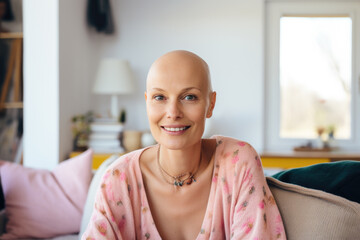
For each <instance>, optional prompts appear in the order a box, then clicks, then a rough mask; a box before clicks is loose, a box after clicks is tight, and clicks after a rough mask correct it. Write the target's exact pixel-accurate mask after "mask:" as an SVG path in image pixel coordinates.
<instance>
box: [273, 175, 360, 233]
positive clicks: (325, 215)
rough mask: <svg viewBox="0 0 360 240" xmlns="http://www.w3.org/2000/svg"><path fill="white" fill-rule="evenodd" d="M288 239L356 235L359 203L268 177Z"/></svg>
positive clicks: (359, 225) (359, 211)
mask: <svg viewBox="0 0 360 240" xmlns="http://www.w3.org/2000/svg"><path fill="white" fill-rule="evenodd" d="M267 182H268V184H269V187H270V190H271V192H272V193H273V195H274V198H275V200H276V203H277V205H278V207H279V210H280V213H281V216H282V219H283V222H284V226H285V232H286V234H287V237H288V239H290V240H293V239H301V240H302V239H324V240H329V239H359V236H360V204H359V203H356V202H352V201H349V200H347V199H345V198H342V197H339V196H336V195H333V194H329V193H326V192H323V191H320V190H315V189H309V188H305V187H302V186H298V185H294V184H289V183H284V182H281V181H279V180H277V179H274V178H271V177H267Z"/></svg>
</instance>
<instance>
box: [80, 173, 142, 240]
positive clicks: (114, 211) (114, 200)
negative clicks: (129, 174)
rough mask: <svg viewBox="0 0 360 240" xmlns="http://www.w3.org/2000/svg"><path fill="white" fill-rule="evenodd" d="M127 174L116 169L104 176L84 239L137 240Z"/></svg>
mask: <svg viewBox="0 0 360 240" xmlns="http://www.w3.org/2000/svg"><path fill="white" fill-rule="evenodd" d="M124 174H125V173H120V172H119V170H117V169H110V170H108V171H107V172H106V173H105V175H104V177H103V180H102V182H101V185H100V187H99V189H98V192H97V194H96V199H95V205H94V210H93V213H92V216H91V219H90V222H89V224H88V226H87V229H86V231H85V232H84V234H83V235H82V237H81V239H82V240H95V239H96V240H102V239H103V240H121V239H129V238H135V230H134V218H133V211H132V206H131V201H130V196H129V192H128V184H127V183H126V181H125V179H124V178H125V176H124ZM119 176H120V177H119ZM122 179H123V180H122ZM114 189H116V191H114Z"/></svg>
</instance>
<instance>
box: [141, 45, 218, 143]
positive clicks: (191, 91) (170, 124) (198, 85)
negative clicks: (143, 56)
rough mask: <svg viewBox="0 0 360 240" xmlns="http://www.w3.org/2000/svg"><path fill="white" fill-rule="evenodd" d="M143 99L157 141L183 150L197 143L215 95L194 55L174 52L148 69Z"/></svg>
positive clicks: (205, 66)
mask: <svg viewBox="0 0 360 240" xmlns="http://www.w3.org/2000/svg"><path fill="white" fill-rule="evenodd" d="M145 99H146V108H147V114H148V119H149V124H150V130H151V133H152V135H153V136H154V138H155V139H156V141H157V142H158V143H160V144H161V145H163V146H165V147H167V148H169V149H183V148H186V147H190V146H192V145H194V144H196V143H198V142H199V141H200V139H201V137H202V134H203V132H204V127H205V119H206V118H209V117H211V115H212V110H213V108H214V106H215V101H216V93H215V92H213V91H212V90H211V82H210V74H209V70H208V67H207V64H206V63H205V62H204V61H203V60H202V59H201V58H200V57H198V56H197V55H195V54H193V53H190V52H186V51H174V52H170V53H168V54H165V55H164V56H162V57H160V58H159V59H158V60H157V61H155V63H154V64H153V65H152V66H151V68H150V71H149V74H148V78H147V86H146V93H145Z"/></svg>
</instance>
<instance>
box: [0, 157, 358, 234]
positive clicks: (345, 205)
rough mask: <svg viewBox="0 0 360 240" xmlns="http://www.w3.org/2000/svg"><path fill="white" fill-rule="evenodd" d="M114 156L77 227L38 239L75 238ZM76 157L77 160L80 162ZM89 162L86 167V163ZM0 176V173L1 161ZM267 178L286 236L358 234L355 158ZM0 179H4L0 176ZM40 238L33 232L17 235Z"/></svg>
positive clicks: (1, 218) (1, 227)
mask: <svg viewBox="0 0 360 240" xmlns="http://www.w3.org/2000/svg"><path fill="white" fill-rule="evenodd" d="M83 154H85V157H84V156H81V155H80V157H79V159H80V160H82V161H83V159H84V158H86V159H87V160H86V161H90V163H91V152H88V151H87V152H85V153H83ZM83 154H82V155H83ZM117 158H118V156H112V157H110V158H109V159H107V160H106V161H105V162H104V163H103V164H102V165H101V166H100V167H99V169H98V170H97V172H96V173H95V174H94V175H93V176H92V175H91V182H90V183H88V184H89V186H88V188H87V189H88V191H87V194H86V197H85V198H86V199H85V200H83V201H84V204H83V205H84V207H83V208H82V211H81V220H76V221H77V222H76V223H74V224H73V225H76V226H74V228H73V229H69V230H68V229H66V230H67V232H66V231H64V232H63V233H56V234H54V235H53V236H50V235H51V234H48V236H46V237H43V238H42V239H54V240H72V239H79V238H80V236H81V234H82V233H83V231H84V230H85V228H86V226H87V224H88V221H89V219H90V215H91V212H92V207H93V204H94V196H95V193H96V190H97V187H98V185H99V182H100V179H101V176H102V175H103V173H104V172H105V170H106V168H107V167H108V166H109V165H110V164H111V163H112V162H114V161H115V160H116V159H117ZM79 159H77V161H80V160H79ZM89 159H90V160H89ZM75 160H76V159H75ZM75 160H74V159H70V160H68V161H69V162H72V161H75ZM60 165H61V164H60ZM80 165H81V164H80ZM89 166H90V168H91V164H90V165H89ZM17 167H19V166H17ZM71 167H72V169H73V168H74V167H73V166H71ZM80 168H84V166H80ZM55 175H56V174H55ZM0 176H1V177H2V176H3V172H2V167H1V164H0ZM266 180H267V182H268V185H269V187H270V190H271V192H272V193H273V195H274V198H275V200H276V202H277V205H278V207H279V210H280V213H281V215H282V218H283V221H284V227H285V232H286V234H287V237H288V239H302V240H303V239H326V240H328V239H359V238H360V195H359V194H360V191H359V190H360V188H359V186H360V185H359V184H360V162H356V161H341V162H337V163H322V164H317V165H313V166H310V167H304V168H299V169H291V170H286V171H281V172H279V173H277V174H275V175H273V176H267V177H266ZM2 183H4V182H3V179H2ZM80 186H81V185H79V187H80ZM4 194H5V195H6V194H7V193H4ZM5 199H6V196H5ZM5 201H6V200H5ZM6 204H9V203H6ZM5 209H6V208H5ZM5 211H6V210H2V211H1V213H0V235H1V234H2V233H3V232H4V231H5V224H7V223H9V219H7V218H6V214H5ZM11 217H12V216H10V218H11ZM49 221H51V219H50V220H49ZM49 224H50V223H49ZM79 231H80V233H79ZM1 236H4V235H1ZM1 236H0V239H7V238H1ZM39 237H40V236H39V235H37V236H33V237H31V238H29V237H28V238H26V237H25V238H24V237H23V238H21V239H35V238H39ZM12 239H15V238H12ZM17 239H19V238H17Z"/></svg>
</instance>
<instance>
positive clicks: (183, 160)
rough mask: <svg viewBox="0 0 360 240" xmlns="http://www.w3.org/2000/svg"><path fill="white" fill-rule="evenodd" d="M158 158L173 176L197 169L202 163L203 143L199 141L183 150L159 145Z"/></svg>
mask: <svg viewBox="0 0 360 240" xmlns="http://www.w3.org/2000/svg"><path fill="white" fill-rule="evenodd" d="M159 147H160V151H159V155H158V158H159V159H158V160H159V163H160V165H161V167H162V168H163V169H165V170H166V172H168V173H169V174H171V175H173V176H178V175H180V174H184V173H189V172H192V173H193V171H195V170H196V168H197V167H198V166H199V165H200V161H201V159H200V156H201V151H202V144H201V141H199V142H198V143H197V144H194V145H193V146H191V147H188V148H186V149H181V150H171V149H167V148H165V147H164V146H159Z"/></svg>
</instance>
